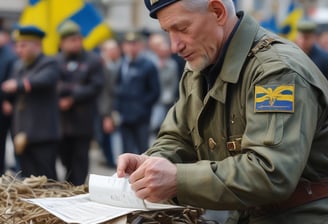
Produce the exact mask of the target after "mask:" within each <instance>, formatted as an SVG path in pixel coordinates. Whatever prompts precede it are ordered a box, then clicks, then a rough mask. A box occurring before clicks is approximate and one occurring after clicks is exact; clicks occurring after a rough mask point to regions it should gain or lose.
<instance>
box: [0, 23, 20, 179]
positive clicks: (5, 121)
mask: <svg viewBox="0 0 328 224" xmlns="http://www.w3.org/2000/svg"><path fill="white" fill-rule="evenodd" d="M8 35H9V34H8V33H7V31H6V30H4V29H2V28H0V86H1V85H2V83H3V82H5V81H6V80H7V79H8V77H9V75H10V74H11V73H12V69H13V65H14V62H15V61H16V58H17V56H16V55H15V53H14V52H13V50H12V49H11V47H9V46H8V44H9V43H8ZM7 106H8V105H6V103H5V102H4V93H3V91H2V90H1V88H0V175H2V174H3V173H4V172H5V152H6V139H7V134H8V132H9V128H10V123H11V110H10V109H9V110H7ZM9 107H10V106H9Z"/></svg>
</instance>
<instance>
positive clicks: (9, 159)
mask: <svg viewBox="0 0 328 224" xmlns="http://www.w3.org/2000/svg"><path fill="white" fill-rule="evenodd" d="M116 141H118V140H116ZM115 146H116V147H115V151H114V155H115V158H117V156H118V155H119V154H120V151H121V149H120V144H119V143H116V144H115ZM89 156H90V170H89V173H92V174H99V175H109V176H110V175H113V174H114V173H115V172H116V170H115V169H113V168H109V167H107V166H105V165H104V163H105V158H104V156H103V154H102V151H101V149H100V148H99V146H98V145H97V144H96V143H95V142H92V144H91V148H90V151H89ZM6 165H7V167H8V168H12V167H14V166H15V159H14V153H13V145H12V142H11V140H10V138H8V140H7V145H6ZM57 172H58V178H59V180H63V179H64V176H65V170H64V168H63V166H62V164H61V162H60V161H59V160H58V161H57Z"/></svg>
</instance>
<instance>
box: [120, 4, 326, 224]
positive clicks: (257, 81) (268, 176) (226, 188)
mask: <svg viewBox="0 0 328 224" xmlns="http://www.w3.org/2000/svg"><path fill="white" fill-rule="evenodd" d="M145 3H146V6H147V7H148V9H149V10H150V15H151V16H152V17H153V18H158V20H159V23H160V25H161V27H162V28H163V29H164V30H165V31H167V32H168V34H169V35H170V38H171V43H172V46H171V48H172V50H173V51H174V52H177V53H178V54H179V55H181V56H182V57H183V58H184V59H185V60H186V61H187V66H186V69H185V72H184V74H183V77H182V79H181V81H180V98H179V100H178V102H177V103H176V104H175V105H174V106H173V107H172V108H171V109H170V111H169V113H168V115H167V117H166V119H165V121H164V123H163V125H162V127H161V130H160V133H159V136H158V139H157V141H156V142H155V143H154V145H153V146H152V147H151V148H150V149H149V150H148V151H146V153H145V154H144V155H133V154H124V155H122V156H120V158H119V160H118V168H117V174H118V176H119V177H123V176H125V175H129V179H130V183H131V185H132V188H133V189H134V190H135V192H136V194H137V196H138V197H140V198H144V199H146V200H149V201H153V202H156V201H157V202H158V201H161V200H168V199H173V201H175V202H176V203H178V204H181V205H193V206H197V207H203V208H206V209H214V210H236V211H238V212H235V213H234V215H235V216H232V217H231V218H230V219H228V221H227V222H228V223H261V224H262V223H263V224H264V223H266V224H267V223H272V224H273V223H313V222H316V223H325V222H327V221H328V215H327V214H328V198H327V197H328V183H327V177H328V170H327V168H326V167H327V166H328V159H327V152H326V151H327V147H328V140H327V139H328V129H327V126H328V117H327V116H328V112H327V108H328V107H327V106H328V81H327V80H326V78H325V77H324V76H323V75H322V73H321V72H320V71H319V70H318V68H317V67H316V66H315V65H314V64H313V63H312V61H311V60H310V59H309V58H308V57H307V56H306V55H305V54H304V53H303V52H302V50H301V49H299V48H298V47H296V46H295V45H294V44H292V43H290V42H288V41H287V40H284V39H282V38H280V37H278V36H276V35H274V34H272V33H270V32H268V31H266V30H264V29H263V28H261V27H260V26H259V25H258V23H257V22H256V21H255V20H253V19H252V18H251V17H250V16H249V15H247V14H245V13H243V12H239V13H237V14H236V13H235V9H234V6H233V2H232V0H145Z"/></svg>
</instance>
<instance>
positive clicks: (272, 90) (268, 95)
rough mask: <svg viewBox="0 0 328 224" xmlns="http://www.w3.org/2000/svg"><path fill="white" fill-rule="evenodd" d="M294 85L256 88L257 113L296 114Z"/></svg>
mask: <svg viewBox="0 0 328 224" xmlns="http://www.w3.org/2000/svg"><path fill="white" fill-rule="evenodd" d="M294 95H295V86H294V85H279V86H278V85H266V86H259V85H258V86H255V99H254V111H255V112H289V113H293V112H294Z"/></svg>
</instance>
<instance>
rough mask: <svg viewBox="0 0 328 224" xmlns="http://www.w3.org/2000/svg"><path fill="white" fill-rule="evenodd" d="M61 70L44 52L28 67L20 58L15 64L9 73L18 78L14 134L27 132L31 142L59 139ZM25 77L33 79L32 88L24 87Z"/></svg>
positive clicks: (30, 81) (29, 79)
mask: <svg viewBox="0 0 328 224" xmlns="http://www.w3.org/2000/svg"><path fill="white" fill-rule="evenodd" d="M58 74H59V73H58V64H57V63H56V61H55V60H54V59H53V58H49V57H46V56H44V55H40V56H39V57H38V58H37V59H36V61H35V62H34V63H33V64H31V65H29V66H27V67H26V66H24V65H23V64H22V63H21V62H20V61H18V62H17V63H16V64H15V66H14V71H13V73H12V74H11V76H10V78H14V79H16V80H17V81H18V91H17V93H16V94H15V96H14V112H13V134H14V135H16V134H17V133H19V132H23V133H26V134H27V139H28V142H29V143H38V142H47V141H57V140H59V137H60V128H59V108H58V97H57V92H56V85H57V81H58ZM24 79H27V80H28V82H29V83H30V86H31V91H29V92H26V90H25V88H24V84H23V80H24Z"/></svg>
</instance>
